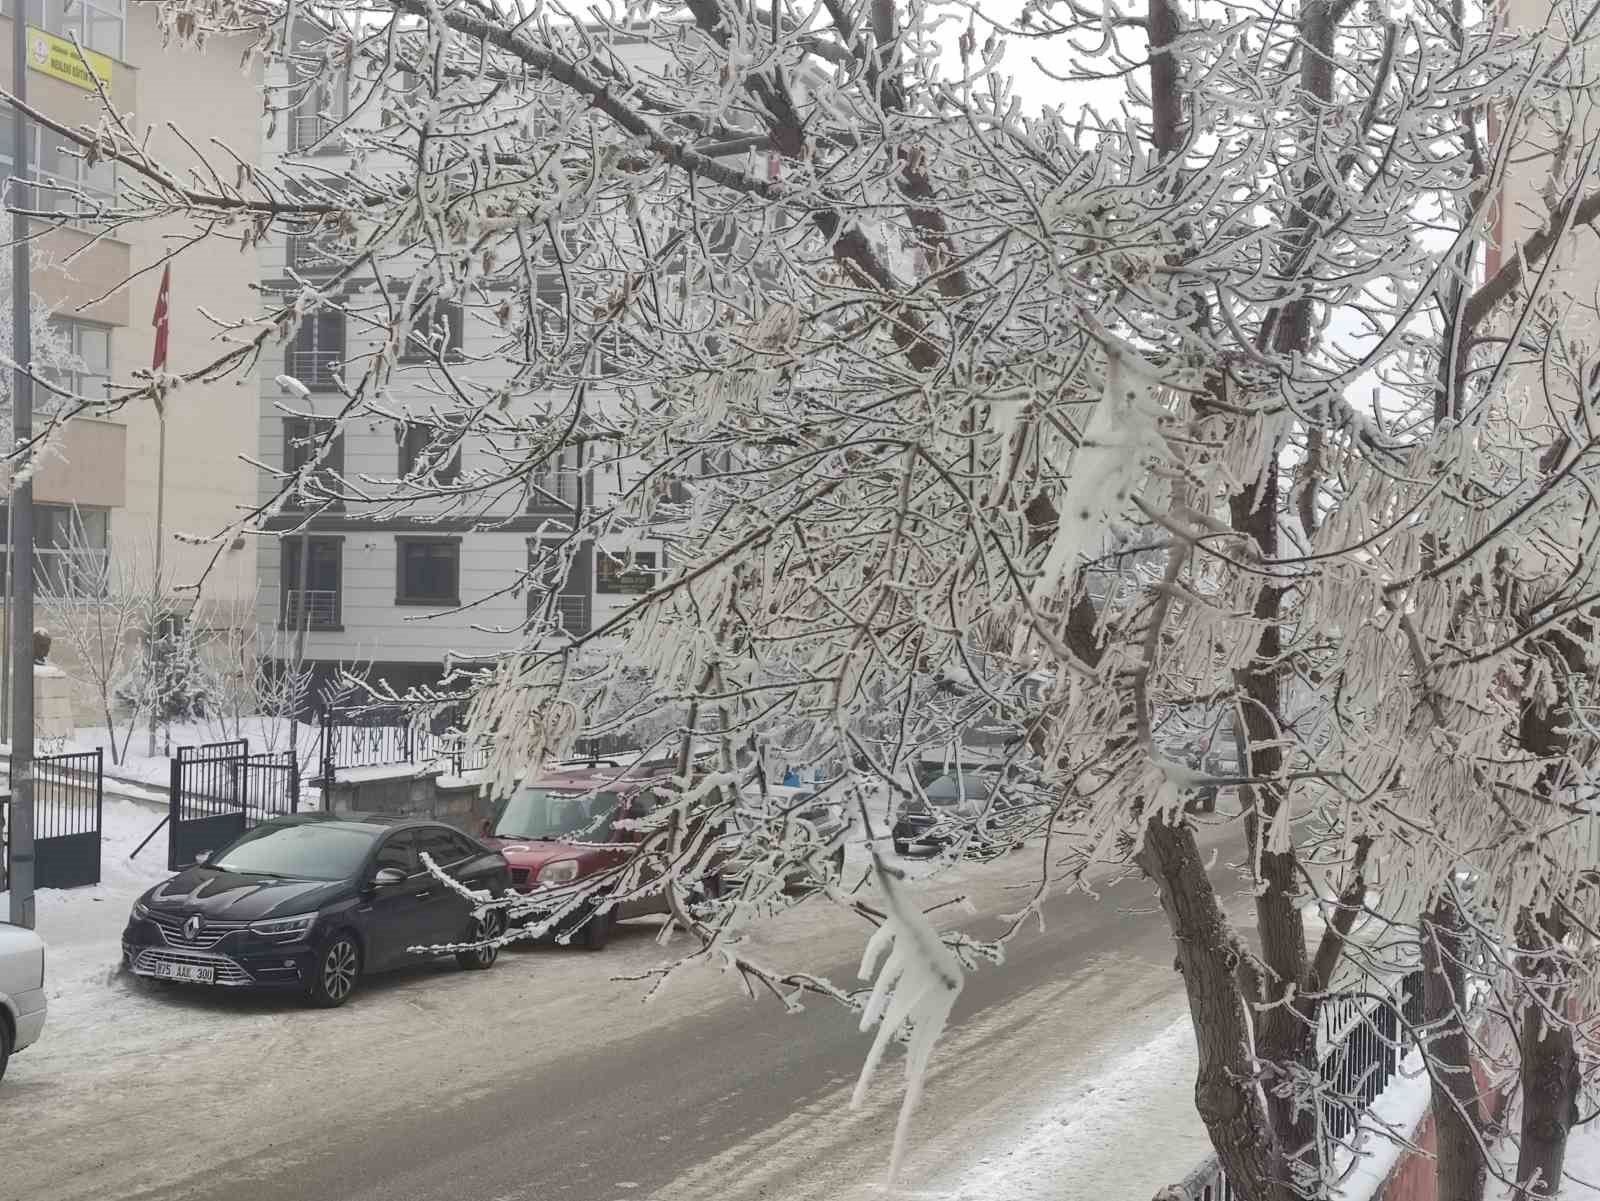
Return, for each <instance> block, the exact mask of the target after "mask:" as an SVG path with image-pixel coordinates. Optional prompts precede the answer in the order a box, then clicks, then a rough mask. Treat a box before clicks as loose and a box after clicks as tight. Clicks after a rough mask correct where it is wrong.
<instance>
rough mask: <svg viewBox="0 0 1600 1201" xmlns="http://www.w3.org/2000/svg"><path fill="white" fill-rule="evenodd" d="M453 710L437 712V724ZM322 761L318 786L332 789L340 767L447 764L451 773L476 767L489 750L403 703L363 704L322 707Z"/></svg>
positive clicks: (484, 761)
mask: <svg viewBox="0 0 1600 1201" xmlns="http://www.w3.org/2000/svg"><path fill="white" fill-rule="evenodd" d="M458 717H459V714H458V713H445V714H441V715H438V716H437V717H436V718H435V720H436V721H437V722H439V723H441V724H444V723H447V722H448V721H453V720H454V719H456V718H458ZM321 742H322V745H321V748H320V749H321V762H322V780H323V787H324V788H325V789H326V788H331V787H332V786H333V784H334V782H335V780H336V779H337V776H338V773H339V772H340V771H342V770H347V769H349V768H357V767H397V766H400V765H402V764H408V763H418V764H420V763H441V762H443V763H448V764H449V765H450V769H451V771H452V772H453V773H454V774H456V775H460V774H461V773H462V772H464V771H477V770H480V769H481V768H483V767H484V766H486V765H487V763H488V748H487V747H486V746H484V745H483V744H481V743H476V742H468V741H467V738H466V736H465V735H463V734H461V733H460V732H459V731H456V730H452V729H449V728H445V729H442V730H441V729H438V728H437V727H436V726H434V725H432V724H430V723H428V722H426V721H424V720H423V719H422V718H421V717H419V716H416V715H413V714H412V713H411V712H410V711H409V710H407V709H405V708H403V707H388V706H382V707H367V708H363V709H340V708H335V707H330V708H327V709H324V710H323V711H322V733H321Z"/></svg>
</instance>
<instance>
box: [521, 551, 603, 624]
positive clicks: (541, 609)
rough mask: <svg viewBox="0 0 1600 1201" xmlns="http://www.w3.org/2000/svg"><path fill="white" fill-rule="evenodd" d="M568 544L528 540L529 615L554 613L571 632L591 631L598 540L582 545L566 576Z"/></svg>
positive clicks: (540, 616) (539, 616)
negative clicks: (591, 588)
mask: <svg viewBox="0 0 1600 1201" xmlns="http://www.w3.org/2000/svg"><path fill="white" fill-rule="evenodd" d="M564 548H565V543H563V542H560V541H545V542H540V541H538V540H537V539H535V540H533V541H531V542H529V543H528V618H529V620H544V619H545V618H546V617H547V616H553V617H554V619H555V621H556V622H557V623H558V624H559V625H560V626H561V628H562V629H563V630H565V631H566V632H567V633H568V634H573V635H577V634H587V633H588V632H589V628H590V625H591V622H592V608H593V606H592V601H593V596H592V594H591V591H590V574H591V572H592V571H593V563H594V543H592V542H585V543H583V544H581V545H580V546H579V547H578V549H577V553H576V554H574V555H573V556H572V565H571V566H570V567H569V568H567V570H566V573H565V576H564V577H563V574H562V561H563V556H564V555H565V553H566V551H565V549H564Z"/></svg>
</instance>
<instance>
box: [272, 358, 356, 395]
mask: <svg viewBox="0 0 1600 1201" xmlns="http://www.w3.org/2000/svg"><path fill="white" fill-rule="evenodd" d="M343 361H344V356H343V355H342V354H341V353H340V352H339V351H337V350H290V351H288V352H287V353H286V354H285V355H284V356H283V369H284V371H285V372H287V373H288V374H289V375H290V376H292V377H293V378H295V379H297V380H299V381H300V382H301V383H302V384H304V385H305V386H306V387H307V388H310V389H311V390H312V391H313V392H318V391H321V392H331V391H333V390H334V389H335V388H337V387H338V382H339V366H340V364H341V363H342V362H343Z"/></svg>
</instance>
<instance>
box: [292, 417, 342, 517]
mask: <svg viewBox="0 0 1600 1201" xmlns="http://www.w3.org/2000/svg"><path fill="white" fill-rule="evenodd" d="M336 426H338V419H337V418H335V417H319V416H313V415H310V414H299V415H296V416H293V417H285V418H283V427H282V428H283V470H284V471H285V473H287V474H290V475H292V474H294V473H295V472H297V471H299V470H300V468H301V467H303V466H304V465H305V463H306V462H307V461H308V460H309V459H310V458H311V457H312V455H313V453H314V451H315V446H314V445H313V443H314V442H320V441H321V439H322V431H324V430H326V429H328V428H329V427H336ZM316 474H317V475H319V476H324V477H327V478H328V479H329V480H330V481H331V482H334V483H336V482H337V481H338V480H339V479H341V478H343V476H344V430H343V429H342V428H339V429H338V430H337V432H336V433H335V434H334V436H333V445H332V446H330V447H329V448H328V455H327V458H325V459H324V460H323V462H322V466H321V467H319V468H318V469H317V472H316ZM283 507H284V511H285V512H289V513H304V512H306V511H307V510H310V509H313V508H315V509H326V511H327V512H330V513H342V512H344V501H342V500H330V501H326V502H323V501H318V502H316V503H315V504H310V503H306V502H305V501H304V500H303V499H302V498H301V497H300V496H299V494H298V493H296V492H293V491H291V492H290V493H289V495H288V496H287V497H285V498H284V504H283Z"/></svg>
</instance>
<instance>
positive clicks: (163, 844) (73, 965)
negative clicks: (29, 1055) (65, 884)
mask: <svg viewBox="0 0 1600 1201" xmlns="http://www.w3.org/2000/svg"><path fill="white" fill-rule="evenodd" d="M163 816H164V814H163V812H162V810H161V809H160V808H157V807H156V806H154V805H142V804H135V803H134V802H132V801H127V800H121V799H117V798H114V797H107V798H106V801H105V805H104V808H103V810H102V815H101V823H102V832H101V843H100V883H99V884H95V885H91V886H89V887H86V888H41V889H40V890H39V891H38V892H37V893H36V894H35V900H34V904H35V909H36V929H37V930H38V932H39V934H40V936H41V937H42V938H43V939H44V940H45V944H46V946H47V948H48V950H47V952H46V961H45V986H46V989H47V990H48V995H49V999H50V1019H49V1022H50V1026H49V1029H50V1032H51V1033H52V1034H54V1033H55V1032H56V1030H58V1029H59V1028H60V1027H62V1026H70V1025H73V1024H76V1023H78V1022H79V1021H80V1020H81V1019H89V1024H91V1025H92V1024H93V1020H92V1019H93V1016H94V1015H95V1014H96V1013H97V1011H98V1010H99V1009H100V1008H101V1006H103V1004H104V1002H105V999H106V992H105V987H106V985H107V984H108V983H109V981H110V980H111V978H112V977H113V976H115V975H116V972H117V966H118V960H119V959H120V957H121V953H122V928H123V926H124V925H126V924H127V920H128V910H129V909H130V908H131V907H132V905H133V902H134V899H135V898H137V897H138V895H139V894H140V893H142V892H143V891H144V890H145V889H147V888H149V887H150V886H151V885H152V884H155V883H156V882H157V881H159V880H164V879H166V878H167V876H168V875H170V874H171V873H170V872H168V871H167V839H166V835H165V832H163V833H161V834H157V835H156V836H155V837H154V838H152V839H150V844H149V845H148V846H146V847H145V848H144V850H142V851H140V852H139V854H138V856H137V857H135V858H132V859H130V858H129V855H130V854H131V853H132V852H133V850H134V848H135V847H137V846H138V845H139V844H140V843H141V842H143V841H144V840H145V839H146V838H147V837H149V835H150V832H151V831H152V830H154V829H156V827H157V826H158V825H160V823H161V820H162V817H163ZM10 899H11V898H10V894H9V893H8V892H5V891H0V914H4V913H5V912H6V909H7V907H8V905H9V902H10Z"/></svg>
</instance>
